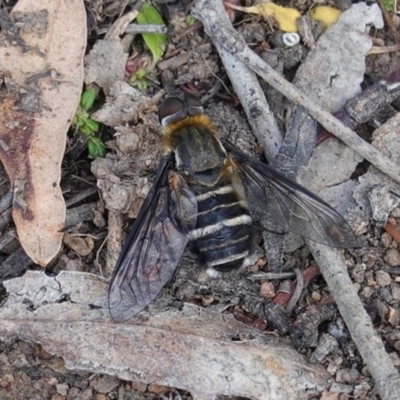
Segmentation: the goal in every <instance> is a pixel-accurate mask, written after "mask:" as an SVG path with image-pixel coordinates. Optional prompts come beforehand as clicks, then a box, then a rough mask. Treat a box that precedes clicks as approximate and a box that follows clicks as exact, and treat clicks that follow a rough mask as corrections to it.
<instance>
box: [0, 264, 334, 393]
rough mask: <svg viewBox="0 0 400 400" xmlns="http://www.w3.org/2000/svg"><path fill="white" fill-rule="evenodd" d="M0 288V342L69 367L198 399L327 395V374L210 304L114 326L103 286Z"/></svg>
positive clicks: (62, 278)
mask: <svg viewBox="0 0 400 400" xmlns="http://www.w3.org/2000/svg"><path fill="white" fill-rule="evenodd" d="M4 285H5V286H6V288H7V291H8V292H9V297H8V299H7V301H6V302H5V304H4V305H3V307H2V308H1V309H0V319H1V324H0V339H1V340H6V341H10V340H13V339H14V338H16V337H23V338H24V340H30V341H34V342H36V343H39V344H41V345H42V346H43V348H44V349H45V350H46V351H48V352H49V353H51V354H56V355H59V356H61V357H63V358H64V360H65V364H66V367H67V368H69V369H74V370H85V371H88V370H90V371H92V372H94V373H106V374H110V375H114V376H117V377H118V378H120V379H124V380H128V381H131V380H134V381H137V380H138V379H140V380H141V381H144V382H145V383H153V384H155V385H161V386H169V387H176V388H180V389H184V390H188V391H190V392H191V394H192V396H193V397H194V398H195V399H212V398H214V397H213V396H215V395H218V394H224V395H227V396H244V397H246V398H252V399H260V400H262V399H269V400H277V399H279V400H280V399H282V400H284V399H285V400H286V399H294V398H299V399H301V398H306V397H307V393H309V390H312V389H313V388H317V387H318V388H319V389H320V390H323V389H326V388H327V384H328V379H329V376H328V375H327V374H326V372H325V371H324V370H323V368H321V367H320V366H318V365H311V364H308V363H307V362H306V361H305V359H304V357H303V356H301V355H300V354H298V353H297V352H296V351H295V350H294V349H293V348H292V347H291V345H290V344H289V343H288V342H286V341H284V340H281V339H278V338H274V337H273V336H268V337H266V336H265V335H263V334H261V333H260V332H258V331H257V330H255V329H252V328H250V327H248V326H246V325H244V324H242V323H240V322H239V321H237V320H235V319H234V318H233V316H231V315H223V314H221V313H220V312H219V311H213V310H212V309H211V307H210V308H207V309H202V308H200V307H198V306H195V305H193V304H185V305H184V306H183V307H182V309H181V310H177V309H172V310H171V311H167V312H164V313H159V314H157V315H155V316H148V315H146V316H142V317H140V316H139V317H137V318H134V319H132V323H131V324H113V323H111V321H110V317H109V315H108V310H107V305H106V304H107V302H106V296H107V283H106V282H105V281H104V280H103V279H101V278H99V277H97V276H95V275H91V274H84V273H79V272H62V273H61V274H59V275H58V276H56V277H49V276H46V275H45V274H44V273H43V272H37V271H29V272H28V273H26V274H25V275H24V276H23V277H21V278H16V279H12V280H10V281H5V282H4ZM66 294H68V296H65V295H66ZM61 299H64V301H62V302H60V300H61ZM55 332H57V334H54V333H55ZM239 338H240V339H239Z"/></svg>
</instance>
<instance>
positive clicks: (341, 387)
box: [329, 382, 353, 393]
mask: <svg viewBox="0 0 400 400" xmlns="http://www.w3.org/2000/svg"><path fill="white" fill-rule="evenodd" d="M329 390H330V391H331V392H334V393H351V392H352V391H353V386H351V385H345V384H344V383H337V382H333V383H332V385H331V388H330V389H329Z"/></svg>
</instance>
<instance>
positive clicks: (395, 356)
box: [389, 351, 400, 367]
mask: <svg viewBox="0 0 400 400" xmlns="http://www.w3.org/2000/svg"><path fill="white" fill-rule="evenodd" d="M389 357H390V360H391V361H392V363H393V365H394V366H395V367H398V366H399V365H400V357H399V355H398V354H397V353H396V352H395V351H392V352H391V353H389Z"/></svg>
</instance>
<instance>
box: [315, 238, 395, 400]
mask: <svg viewBox="0 0 400 400" xmlns="http://www.w3.org/2000/svg"><path fill="white" fill-rule="evenodd" d="M308 246H309V248H310V250H311V251H312V253H313V256H314V258H315V261H317V263H318V265H319V267H320V270H321V272H322V275H323V277H324V279H325V281H326V283H327V284H328V287H329V290H330V292H331V293H332V294H333V296H334V298H335V301H336V304H337V306H338V308H339V311H340V315H341V316H342V317H343V319H344V321H345V322H346V325H347V328H348V329H349V331H350V334H351V337H352V339H353V340H354V343H355V344H356V346H357V348H358V351H359V352H360V354H361V356H362V358H363V360H364V362H365V363H366V364H367V367H368V370H369V372H370V373H371V375H372V376H373V378H374V380H375V383H376V386H377V388H378V391H379V394H380V395H381V397H382V399H385V400H399V399H400V377H399V374H398V372H397V370H396V368H395V367H394V366H393V364H392V361H391V360H390V357H389V355H388V354H387V353H386V351H385V347H384V345H383V343H382V340H381V338H380V337H379V336H378V335H377V333H376V332H375V330H374V327H373V325H372V322H371V319H370V318H369V316H368V314H367V313H366V311H365V309H364V307H363V305H362V303H361V301H360V299H359V297H358V295H357V293H356V292H355V291H354V287H353V283H352V281H351V279H350V277H349V275H348V273H347V271H346V267H345V264H344V261H345V260H344V257H343V255H342V254H340V252H339V251H338V250H336V249H332V248H330V247H326V246H323V245H321V244H317V243H311V242H308Z"/></svg>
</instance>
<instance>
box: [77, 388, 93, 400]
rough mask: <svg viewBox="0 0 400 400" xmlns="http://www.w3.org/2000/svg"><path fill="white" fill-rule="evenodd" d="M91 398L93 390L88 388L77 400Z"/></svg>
mask: <svg viewBox="0 0 400 400" xmlns="http://www.w3.org/2000/svg"><path fill="white" fill-rule="evenodd" d="M92 398H93V389H92V388H89V389H86V390H84V391H83V393H82V394H81V396H80V398H79V400H91V399H92Z"/></svg>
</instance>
